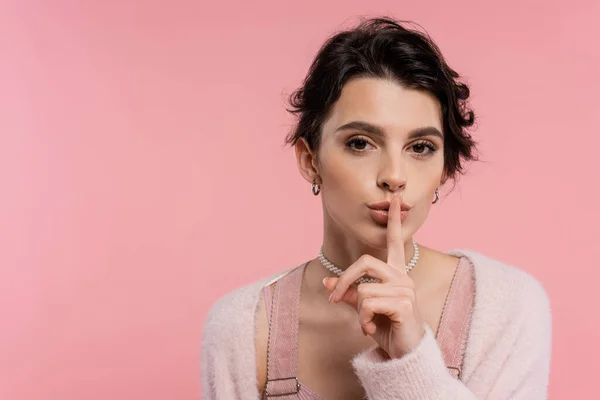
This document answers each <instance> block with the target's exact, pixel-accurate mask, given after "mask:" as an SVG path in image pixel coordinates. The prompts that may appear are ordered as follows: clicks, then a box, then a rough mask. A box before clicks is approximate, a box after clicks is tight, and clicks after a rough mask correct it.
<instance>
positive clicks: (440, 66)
mask: <svg viewBox="0 0 600 400" xmlns="http://www.w3.org/2000/svg"><path fill="white" fill-rule="evenodd" d="M402 23H404V24H407V23H406V22H399V21H396V20H394V19H391V18H388V17H380V18H371V19H366V20H363V21H361V22H360V23H359V24H358V25H357V26H356V27H354V28H352V29H350V30H345V31H342V32H340V33H337V34H335V35H333V36H332V37H330V38H329V39H328V40H327V41H326V42H325V43H324V44H323V46H322V47H321V48H320V50H319V52H318V53H317V55H316V57H315V59H314V60H313V62H312V64H311V66H310V69H309V71H308V74H307V76H306V78H305V79H304V81H303V84H302V86H301V87H300V88H298V89H296V90H295V91H294V92H293V93H292V94H291V95H290V96H289V98H288V102H289V104H290V106H289V107H288V108H287V111H289V112H290V113H292V114H294V115H296V116H297V123H296V124H295V126H294V128H293V130H292V131H291V132H290V133H289V134H288V136H287V138H286V140H285V142H286V144H291V145H295V144H296V142H297V141H298V140H299V139H300V138H305V139H306V141H307V142H308V144H309V146H310V148H311V150H313V151H316V152H318V149H319V145H320V142H321V133H322V125H323V123H324V122H325V120H326V119H327V117H328V113H329V112H330V110H331V107H332V105H333V104H334V103H335V102H336V101H337V100H338V99H339V97H340V95H341V92H342V88H343V86H344V84H345V83H346V82H348V80H350V79H352V78H359V77H377V78H383V79H389V80H392V81H394V82H397V83H399V84H401V85H402V86H403V87H406V88H410V89H418V90H425V91H427V92H429V93H431V94H433V95H434V96H435V97H436V98H437V100H438V101H439V103H440V105H441V111H442V123H443V131H444V132H443V134H444V176H445V179H446V178H451V179H454V180H455V179H456V177H457V174H462V173H464V163H465V162H469V161H474V160H476V159H477V156H476V142H475V141H474V139H473V138H472V137H471V135H470V134H469V133H468V128H470V127H471V126H472V125H473V124H474V122H475V114H474V112H473V110H472V109H471V108H470V107H469V105H468V104H467V100H468V98H469V95H470V90H469V87H468V86H467V85H466V84H465V83H463V82H461V81H460V80H459V78H460V76H459V74H458V73H457V72H456V71H454V70H453V69H452V68H450V67H449V66H448V64H447V63H446V61H445V59H444V57H443V56H442V53H441V51H440V49H439V48H438V46H437V45H436V44H435V43H434V42H433V40H432V39H431V38H430V37H429V35H427V34H426V33H422V32H420V31H418V30H416V29H413V28H407V27H405V26H403V25H402ZM409 24H411V25H412V23H409Z"/></svg>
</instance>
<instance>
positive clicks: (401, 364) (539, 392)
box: [352, 291, 551, 400]
mask: <svg viewBox="0 0 600 400" xmlns="http://www.w3.org/2000/svg"><path fill="white" fill-rule="evenodd" d="M528 301H529V304H528V305H527V306H526V307H523V308H522V309H521V310H524V311H523V312H522V313H520V314H519V315H516V316H515V323H514V324H511V325H512V327H511V329H512V330H513V332H514V333H513V334H514V335H515V336H514V337H515V339H514V341H512V342H511V343H512V345H511V346H510V347H508V346H507V348H506V349H505V350H504V349H502V350H503V351H494V352H493V354H495V356H488V355H487V354H480V355H477V357H478V358H479V359H477V360H476V364H477V366H481V370H482V371H475V373H479V374H485V373H486V372H485V371H486V370H487V371H489V373H490V374H493V375H494V379H493V381H492V385H491V387H487V388H486V389H485V390H486V392H485V393H474V392H473V391H472V390H471V389H470V388H469V381H467V382H462V381H460V380H458V379H456V378H454V377H453V376H452V375H451V374H450V372H449V371H448V369H447V368H446V365H445V362H444V358H443V355H442V352H441V349H440V348H439V346H438V344H437V342H436V340H435V336H434V334H433V332H432V331H431V329H429V327H427V326H425V331H426V332H425V335H424V337H423V339H422V340H421V343H420V344H419V346H417V348H415V349H414V350H413V351H412V352H410V353H408V354H406V355H405V356H404V357H401V358H398V359H393V360H389V359H384V358H383V357H382V356H381V353H380V349H379V348H378V347H373V348H371V349H369V350H367V351H366V352H364V353H361V354H359V355H357V356H356V357H355V358H354V359H353V361H352V364H353V367H354V370H355V372H356V374H357V376H358V377H359V379H360V381H361V384H362V386H363V387H364V389H365V392H366V394H367V398H368V399H369V400H448V399H454V400H478V399H486V400H500V399H502V400H543V399H547V396H548V395H547V385H548V376H549V369H550V349H551V316H550V308H549V301H548V298H547V297H546V295H545V293H544V292H542V293H540V292H539V291H538V292H537V293H536V295H535V296H534V298H529V299H528ZM506 333H507V332H506V331H503V330H501V331H500V332H498V333H490V334H497V335H505V334H506ZM480 334H481V333H480ZM483 334H486V333H483ZM503 343H507V342H503ZM496 350H497V349H496ZM490 353H491V352H490ZM500 354H501V355H502V356H500ZM490 366H497V368H496V367H493V368H490ZM486 380H487V379H486ZM475 386H476V384H475Z"/></svg>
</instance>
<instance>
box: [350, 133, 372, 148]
mask: <svg viewBox="0 0 600 400" xmlns="http://www.w3.org/2000/svg"><path fill="white" fill-rule="evenodd" d="M367 146H370V144H369V142H368V140H367V139H365V138H362V137H360V136H358V137H353V138H352V139H350V140H348V141H347V142H346V147H348V148H350V149H351V150H354V151H365V150H366V149H367Z"/></svg>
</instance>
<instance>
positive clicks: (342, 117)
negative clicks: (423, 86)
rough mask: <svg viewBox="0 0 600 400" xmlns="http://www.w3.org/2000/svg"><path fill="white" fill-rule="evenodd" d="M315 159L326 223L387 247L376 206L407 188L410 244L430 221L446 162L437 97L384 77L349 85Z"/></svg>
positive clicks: (404, 194) (404, 197)
mask: <svg viewBox="0 0 600 400" xmlns="http://www.w3.org/2000/svg"><path fill="white" fill-rule="evenodd" d="M322 129H323V130H322V140H321V145H320V148H319V150H318V156H317V160H316V161H315V163H316V164H313V165H316V167H317V169H318V170H317V173H318V176H319V178H320V179H319V178H317V180H318V182H321V183H322V185H321V195H322V196H323V200H322V201H323V206H324V211H325V218H326V220H327V221H326V223H330V224H334V225H335V226H336V228H335V229H336V230H339V231H341V232H344V235H345V236H348V235H350V236H353V237H354V238H355V239H358V240H359V241H361V242H363V243H365V244H367V245H370V246H373V247H377V248H384V247H385V245H386V240H385V231H386V223H385V222H384V220H385V218H381V216H380V218H377V212H373V211H372V210H371V208H370V207H369V206H370V205H372V204H373V203H379V202H384V201H386V200H388V201H389V200H391V198H392V195H393V193H394V192H400V193H402V200H403V203H404V204H405V205H406V206H408V207H410V210H409V211H408V212H406V213H403V214H404V215H403V221H402V225H403V228H404V229H403V232H404V240H405V242H406V241H408V240H410V238H411V237H412V236H413V234H414V233H415V232H416V231H417V230H418V229H419V228H420V227H421V225H422V224H423V222H424V221H425V219H426V217H427V215H428V213H429V209H430V207H431V202H432V201H433V200H434V196H435V195H434V193H435V190H436V188H437V187H439V185H440V183H441V180H442V176H443V168H444V152H443V149H444V144H443V135H442V132H443V131H442V116H441V109H440V105H439V102H438V101H437V99H436V98H435V97H434V96H433V95H431V94H429V93H427V92H423V91H417V90H414V89H406V88H404V87H402V86H400V85H399V84H397V83H394V82H392V81H389V80H384V79H378V78H357V79H354V80H351V81H349V82H348V83H347V84H346V85H345V86H344V88H343V90H342V93H341V97H340V98H339V100H338V101H337V102H336V103H335V104H334V106H333V109H332V111H331V113H330V117H329V118H328V120H327V121H326V122H325V124H324V125H323V127H322Z"/></svg>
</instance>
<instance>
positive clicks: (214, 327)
mask: <svg viewBox="0 0 600 400" xmlns="http://www.w3.org/2000/svg"><path fill="white" fill-rule="evenodd" d="M286 272H287V271H283V272H280V273H277V274H275V275H273V276H269V277H267V278H262V279H259V280H257V281H255V282H252V283H250V284H248V285H245V286H242V287H240V288H237V289H235V290H233V291H231V292H229V293H226V294H224V295H223V296H221V297H220V298H218V299H217V300H216V301H215V302H214V303H213V305H212V306H211V307H210V309H209V311H208V313H207V316H206V318H205V320H204V325H203V329H202V338H201V357H200V358H201V371H202V373H201V379H202V388H203V391H204V393H205V396H203V398H204V397H207V398H217V397H219V398H220V396H223V397H226V398H239V399H242V398H244V399H246V398H247V399H250V398H253V399H254V398H256V396H258V391H257V384H256V358H255V351H254V349H255V333H256V326H255V315H256V312H257V309H258V305H259V304H258V302H259V299H260V296H261V292H262V288H264V287H265V286H267V285H269V284H270V283H271V282H273V281H275V280H277V279H278V278H279V277H280V276H282V275H285V273H286ZM231 382H235V385H232V384H231ZM210 390H213V391H214V390H216V391H217V394H214V393H212V392H211V393H212V395H209V394H208V393H209V392H210ZM255 395H256V396H255Z"/></svg>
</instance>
